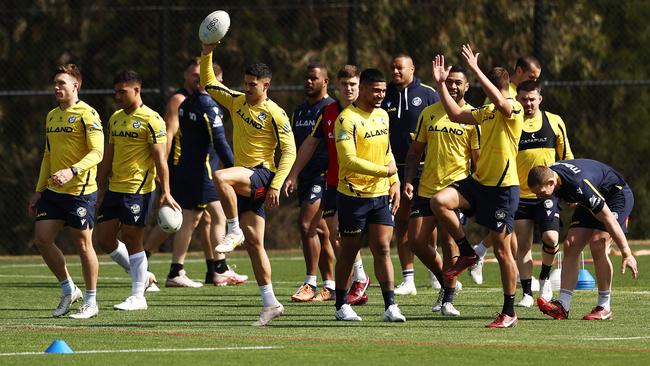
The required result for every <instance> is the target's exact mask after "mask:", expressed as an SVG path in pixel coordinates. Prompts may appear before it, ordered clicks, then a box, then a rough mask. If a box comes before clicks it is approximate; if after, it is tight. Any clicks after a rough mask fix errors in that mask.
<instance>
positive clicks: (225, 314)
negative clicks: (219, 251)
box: [0, 247, 650, 365]
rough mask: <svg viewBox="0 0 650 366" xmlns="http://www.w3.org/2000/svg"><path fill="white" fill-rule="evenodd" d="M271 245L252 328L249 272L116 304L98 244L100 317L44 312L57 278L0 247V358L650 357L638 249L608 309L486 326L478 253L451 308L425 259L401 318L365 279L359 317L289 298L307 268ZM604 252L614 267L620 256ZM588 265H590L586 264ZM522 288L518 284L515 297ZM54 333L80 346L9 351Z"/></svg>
mask: <svg viewBox="0 0 650 366" xmlns="http://www.w3.org/2000/svg"><path fill="white" fill-rule="evenodd" d="M634 249H635V250H637V249H641V248H637V247H635V248H634ZM366 253H367V251H366ZM270 255H271V260H272V265H273V271H274V272H273V279H274V288H275V291H276V294H277V296H278V298H279V300H280V301H281V302H283V303H284V305H285V307H286V312H285V315H284V316H283V317H281V318H280V319H278V320H276V321H274V322H273V323H272V324H271V325H270V326H268V327H265V328H261V329H258V328H253V327H251V326H250V324H251V322H253V321H254V320H256V319H257V315H258V313H259V310H260V308H261V300H260V298H259V293H258V288H257V285H256V284H255V283H254V282H250V283H248V284H245V285H241V286H236V287H214V286H206V287H204V288H201V289H165V288H164V287H162V286H161V288H162V291H161V292H159V293H153V294H151V293H150V294H149V295H148V301H149V310H147V311H141V312H117V311H114V310H112V306H113V304H116V303H118V302H121V301H122V300H123V299H124V298H126V296H128V295H129V292H130V278H129V277H128V275H127V274H125V273H124V272H123V271H122V270H121V269H120V268H119V267H118V266H117V265H116V264H114V263H112V262H111V261H110V258H108V257H107V256H102V257H101V258H100V262H101V264H100V281H99V286H98V302H99V305H100V313H99V317H98V318H94V319H90V320H86V321H80V320H73V319H69V318H61V319H54V318H51V317H50V312H51V310H52V309H53V308H54V307H55V306H56V305H57V304H58V299H59V288H58V286H57V283H56V280H55V279H54V277H53V276H52V275H51V273H50V272H49V270H48V269H47V267H45V266H44V265H43V263H42V261H41V259H40V258H39V257H18V258H16V257H13V258H10V257H5V258H0V279H1V280H0V288H1V292H0V293H1V298H0V319H1V322H0V330H1V333H0V365H14V364H21V365H22V364H25V365H26V364H29V365H35V364H36V365H41V364H51V365H62V364H65V365H99V364H110V365H118V364H124V365H132V364H139V365H216V364H228V365H232V364H260V363H264V364H265V365H272V364H302V363H304V364H353V363H354V364H359V363H361V364H396V363H400V364H403V365H407V364H425V363H426V364H433V363H438V362H444V363H446V362H456V363H457V364H462V365H473V364H476V365H490V364H499V365H504V364H516V365H528V364H541V363H545V362H549V363H552V364H558V363H561V364H571V365H591V364H598V365H603V364H623V363H626V364H629V365H635V364H647V363H648V362H649V360H650V317H649V316H648V313H647V312H648V306H647V304H648V303H649V302H650V290H649V288H648V287H649V285H650V275H649V274H648V273H649V272H648V268H650V256H645V257H638V260H639V268H640V272H641V273H640V275H639V278H638V279H637V280H636V281H635V280H632V279H631V278H630V276H629V275H626V276H621V275H620V274H619V273H618V271H616V274H615V277H614V295H613V311H614V317H615V319H614V320H613V321H607V322H586V321H582V320H579V319H580V318H581V317H582V315H583V314H585V313H587V312H588V311H589V310H591V308H592V307H593V306H594V304H595V301H596V296H597V292H596V291H577V292H576V295H575V297H574V302H573V307H572V309H571V319H570V320H568V321H555V320H552V319H550V318H547V317H546V316H544V315H543V314H541V313H540V312H539V311H538V310H537V309H536V308H531V309H518V315H519V318H520V323H519V326H518V327H516V328H514V329H506V330H488V329H485V328H484V325H485V324H486V323H488V322H489V321H490V320H492V319H493V318H494V314H495V313H496V312H497V311H500V309H501V302H502V292H501V290H500V288H499V287H500V285H499V284H500V282H499V279H498V266H497V264H495V263H487V264H486V265H485V279H486V280H485V283H484V284H483V285H482V286H480V287H478V286H476V285H474V284H473V283H471V281H470V279H469V277H468V275H467V274H463V276H462V277H461V280H462V282H463V283H464V284H465V288H464V290H463V292H461V293H460V294H459V295H458V296H457V297H456V301H455V302H456V307H457V308H458V309H459V310H460V311H461V313H462V314H461V317H460V318H453V319H450V318H444V317H442V316H441V315H440V314H433V313H431V304H432V302H433V301H434V300H435V296H436V294H437V291H436V292H434V290H432V289H431V288H430V287H429V286H428V276H427V274H426V272H425V270H424V267H422V266H421V265H418V267H416V282H417V284H418V289H419V290H418V295H417V296H412V297H407V298H404V297H398V298H397V302H398V303H399V305H400V307H401V309H402V312H403V313H404V315H405V316H406V317H407V322H406V323H403V324H389V323H384V322H382V317H381V315H382V313H383V303H382V300H381V293H380V291H379V287H378V286H377V285H376V281H374V282H375V283H373V285H372V286H371V288H370V290H369V296H370V301H369V302H368V304H367V305H364V306H360V307H356V310H357V312H358V313H359V315H360V316H361V317H363V321H362V322H359V323H353V324H350V323H343V322H337V321H335V320H334V304H333V302H327V303H307V304H292V303H290V302H289V297H290V295H291V294H292V293H293V291H294V290H295V289H296V287H297V286H298V285H299V284H300V282H301V281H302V279H303V276H304V262H303V260H302V254H301V253H300V252H297V251H293V252H272V253H271V254H270ZM168 259H169V256H168V255H167V254H159V255H157V256H155V257H153V258H152V262H151V269H152V270H153V271H154V272H155V273H156V274H157V275H158V277H159V278H160V279H164V277H165V275H166V273H167V270H168ZM395 261H396V259H395ZM364 262H365V267H366V271H367V272H368V273H369V274H372V261H371V258H370V257H364ZM613 262H614V267H615V268H618V266H619V265H620V257H614V258H613ZM69 263H70V269H71V272H72V275H73V278H74V279H75V280H76V281H77V283H78V284H79V285H80V286H81V285H82V282H81V275H80V272H81V271H80V267H79V265H78V263H79V262H78V259H77V258H76V257H69ZM230 263H231V264H236V265H237V266H238V271H239V272H241V273H246V274H248V275H251V277H252V270H251V267H250V263H249V261H248V258H247V257H246V256H245V253H244V252H241V251H240V252H237V253H235V254H234V255H233V256H232V257H231V259H230ZM204 267H205V265H204V262H203V260H202V259H201V257H199V256H198V255H192V256H190V257H189V260H188V263H187V264H186V268H187V270H188V273H189V274H190V276H191V277H192V278H202V277H203V274H204V270H205V268H204ZM587 268H588V269H590V271H591V273H592V274H593V268H592V267H591V265H587ZM537 272H538V269H537V268H536V269H535V273H536V274H537ZM397 279H398V280H399V279H401V277H400V276H399V275H398V276H397ZM373 280H374V277H373ZM161 282H164V281H161ZM82 289H83V287H82ZM520 296H521V294H520V292H518V293H517V301H518V300H519V299H520ZM76 307H77V305H74V306H73V309H76ZM55 339H63V340H65V341H66V342H67V343H68V344H69V345H70V346H71V347H72V349H73V350H74V351H75V352H77V353H76V354H74V355H53V354H36V355H28V354H14V355H9V354H10V353H28V352H43V351H44V350H45V348H46V347H47V346H48V345H49V344H50V343H51V342H52V341H53V340H55ZM206 348H208V349H206ZM201 349H203V350H201ZM99 351H101V352H99ZM136 351H137V352H136ZM80 352H81V353H80ZM64 362H65V363H64Z"/></svg>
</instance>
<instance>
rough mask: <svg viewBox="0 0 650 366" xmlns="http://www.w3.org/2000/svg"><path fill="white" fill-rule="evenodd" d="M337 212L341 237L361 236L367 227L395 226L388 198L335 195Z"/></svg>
mask: <svg viewBox="0 0 650 366" xmlns="http://www.w3.org/2000/svg"><path fill="white" fill-rule="evenodd" d="M337 206H338V208H340V210H339V232H340V233H341V236H355V235H361V233H363V231H364V230H365V229H366V226H367V225H371V224H381V225H390V226H395V218H394V217H393V214H392V213H391V212H390V211H391V205H390V203H389V201H388V196H380V197H369V198H362V197H352V196H347V195H345V194H342V193H340V192H339V193H338V195H337Z"/></svg>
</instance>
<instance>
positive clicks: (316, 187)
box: [311, 186, 321, 194]
mask: <svg viewBox="0 0 650 366" xmlns="http://www.w3.org/2000/svg"><path fill="white" fill-rule="evenodd" d="M311 191H312V192H314V193H316V194H319V193H320V191H321V187H320V186H313V187H311Z"/></svg>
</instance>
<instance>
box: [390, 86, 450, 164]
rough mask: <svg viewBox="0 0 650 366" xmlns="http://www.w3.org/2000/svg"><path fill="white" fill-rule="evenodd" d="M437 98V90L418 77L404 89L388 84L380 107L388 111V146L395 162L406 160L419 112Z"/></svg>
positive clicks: (402, 162)
mask: <svg viewBox="0 0 650 366" xmlns="http://www.w3.org/2000/svg"><path fill="white" fill-rule="evenodd" d="M439 100H440V97H439V96H438V92H436V90H435V89H433V88H432V87H430V86H428V85H425V84H422V82H421V81H420V79H418V78H414V79H413V81H412V82H411V84H409V85H408V86H407V87H406V88H404V90H399V89H398V88H397V86H395V84H393V83H392V82H391V83H389V84H388V87H387V88H386V97H385V98H384V100H383V101H382V102H381V108H383V109H384V110H386V112H388V117H389V119H390V122H389V123H390V126H389V133H390V146H391V149H392V150H393V155H394V156H395V162H396V163H397V164H404V163H405V161H406V154H407V153H408V151H409V147H410V146H411V141H413V137H414V135H415V129H416V128H417V123H418V118H420V113H421V112H422V110H423V109H424V108H426V107H427V106H429V105H431V104H434V103H436V102H437V101H439Z"/></svg>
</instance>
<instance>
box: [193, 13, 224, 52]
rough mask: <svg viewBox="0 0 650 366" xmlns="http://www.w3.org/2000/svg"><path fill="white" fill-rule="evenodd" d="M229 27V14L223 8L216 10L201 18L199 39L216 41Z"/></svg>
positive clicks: (210, 41) (207, 42)
mask: <svg viewBox="0 0 650 366" xmlns="http://www.w3.org/2000/svg"><path fill="white" fill-rule="evenodd" d="M228 28H230V15H228V13H226V12H225V11H223V10H217V11H214V12H212V13H210V15H208V16H207V17H205V19H203V22H201V26H200V27H199V39H200V40H201V42H202V43H205V44H212V43H217V42H219V41H220V40H221V38H223V36H225V35H226V32H228Z"/></svg>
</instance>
